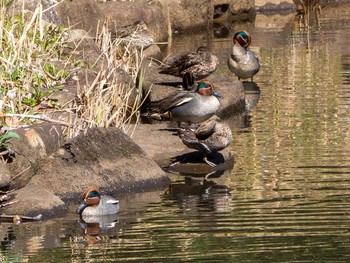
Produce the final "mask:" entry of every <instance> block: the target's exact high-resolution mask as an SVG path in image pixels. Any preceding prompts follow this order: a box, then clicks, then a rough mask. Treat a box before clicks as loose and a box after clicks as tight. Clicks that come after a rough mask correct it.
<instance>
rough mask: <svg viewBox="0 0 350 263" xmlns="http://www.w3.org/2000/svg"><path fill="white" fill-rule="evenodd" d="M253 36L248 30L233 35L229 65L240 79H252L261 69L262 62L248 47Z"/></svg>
mask: <svg viewBox="0 0 350 263" xmlns="http://www.w3.org/2000/svg"><path fill="white" fill-rule="evenodd" d="M250 43H251V36H250V34H249V33H248V32H246V31H239V32H237V33H236V34H235V35H234V36H233V48H232V53H231V55H230V57H229V59H228V67H229V69H230V70H231V72H232V73H234V74H235V75H236V76H237V77H238V79H239V80H240V79H249V78H250V79H251V81H253V77H254V76H255V74H256V73H258V71H259V69H260V62H259V59H258V58H257V56H256V55H255V54H254V52H252V51H250V50H249V49H248V47H249V45H250Z"/></svg>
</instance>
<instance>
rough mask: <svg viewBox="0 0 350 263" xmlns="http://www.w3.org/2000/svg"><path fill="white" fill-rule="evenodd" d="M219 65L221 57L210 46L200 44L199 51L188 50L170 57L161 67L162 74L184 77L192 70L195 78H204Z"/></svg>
mask: <svg viewBox="0 0 350 263" xmlns="http://www.w3.org/2000/svg"><path fill="white" fill-rule="evenodd" d="M218 65H219V59H218V57H217V56H215V55H213V54H212V53H211V51H210V50H209V48H208V47H206V46H200V47H199V48H198V49H197V52H186V53H182V54H180V55H178V56H175V57H172V58H170V59H168V60H167V61H166V62H165V64H164V65H163V66H162V67H161V68H160V71H159V73H160V74H167V75H173V76H176V77H183V75H184V74H185V73H187V72H190V73H191V74H192V75H193V77H194V79H196V80H202V79H205V78H207V77H208V76H209V75H210V74H211V73H213V72H214V71H215V70H216V68H217V66H218Z"/></svg>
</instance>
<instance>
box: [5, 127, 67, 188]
mask: <svg viewBox="0 0 350 263" xmlns="http://www.w3.org/2000/svg"><path fill="white" fill-rule="evenodd" d="M13 132H15V133H17V134H18V135H19V136H20V137H21V140H15V139H10V140H8V142H9V143H10V144H11V148H12V149H13V150H14V151H15V157H14V158H12V159H10V160H8V163H7V167H8V169H9V171H10V173H11V184H10V186H11V188H21V187H23V186H25V185H26V183H27V182H28V181H29V180H30V178H31V177H32V176H33V175H34V174H35V172H36V170H37V169H38V162H39V160H42V159H46V158H47V157H48V156H49V155H50V154H52V153H54V152H55V151H56V150H57V149H58V148H59V147H61V145H62V142H63V136H62V131H61V126H60V125H58V124H52V123H40V124H35V125H32V126H30V127H27V128H20V129H16V130H13Z"/></svg>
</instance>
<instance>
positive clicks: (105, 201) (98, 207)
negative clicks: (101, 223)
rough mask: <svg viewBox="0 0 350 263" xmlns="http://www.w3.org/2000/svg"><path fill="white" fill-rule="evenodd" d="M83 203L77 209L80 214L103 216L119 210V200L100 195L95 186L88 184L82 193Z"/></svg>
mask: <svg viewBox="0 0 350 263" xmlns="http://www.w3.org/2000/svg"><path fill="white" fill-rule="evenodd" d="M82 199H83V203H82V205H81V206H80V207H79V208H78V209H77V212H78V213H79V214H80V215H81V216H83V217H84V216H104V215H112V214H116V213H118V211H119V201H118V200H117V199H115V198H114V197H111V196H109V195H101V194H100V192H99V190H98V189H97V188H96V187H93V186H90V187H88V188H87V189H86V190H85V192H84V193H83V197H82Z"/></svg>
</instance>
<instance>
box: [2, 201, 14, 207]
mask: <svg viewBox="0 0 350 263" xmlns="http://www.w3.org/2000/svg"><path fill="white" fill-rule="evenodd" d="M17 202H18V200H15V201H11V202H7V203H5V204H0V208H2V207H5V206H8V205H12V204H14V203H17Z"/></svg>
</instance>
